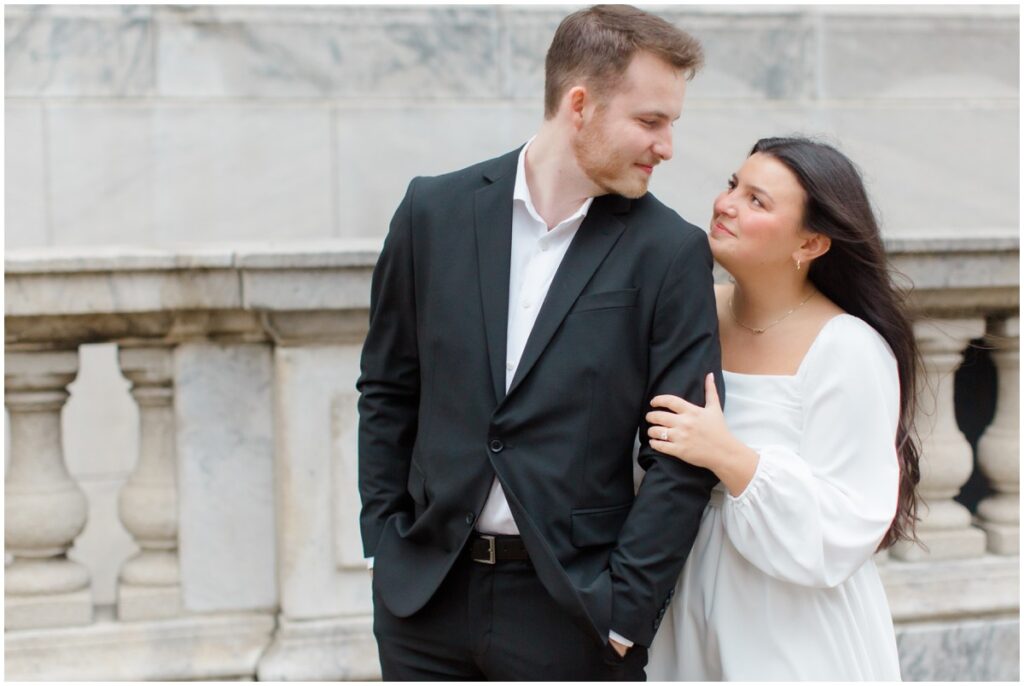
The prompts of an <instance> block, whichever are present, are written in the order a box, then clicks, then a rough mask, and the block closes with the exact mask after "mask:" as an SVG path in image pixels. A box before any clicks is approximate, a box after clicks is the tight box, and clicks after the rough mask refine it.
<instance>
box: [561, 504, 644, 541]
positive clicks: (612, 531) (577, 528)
mask: <svg viewBox="0 0 1024 686" xmlns="http://www.w3.org/2000/svg"><path fill="white" fill-rule="evenodd" d="M632 506H633V504H632V503H626V504H625V505H613V506H611V507H588V508H583V509H579V510H573V511H572V544H573V545H574V546H576V547H577V548H583V547H586V546H588V545H607V544H609V543H614V542H615V541H616V540H618V538H619V529H621V528H622V524H623V523H624V522H625V521H626V517H627V516H628V515H629V509H630V508H631V507H632Z"/></svg>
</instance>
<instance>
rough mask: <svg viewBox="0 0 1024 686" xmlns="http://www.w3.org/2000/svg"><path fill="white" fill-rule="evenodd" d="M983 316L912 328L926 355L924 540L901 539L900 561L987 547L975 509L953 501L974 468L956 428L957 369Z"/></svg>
mask: <svg viewBox="0 0 1024 686" xmlns="http://www.w3.org/2000/svg"><path fill="white" fill-rule="evenodd" d="M984 331H985V325H984V321H983V320H980V319H965V320H927V321H923V322H919V323H918V324H916V325H915V327H914V334H915V336H916V338H917V344H918V346H919V348H920V350H921V357H922V358H923V360H924V369H923V370H922V376H923V377H924V381H925V383H924V384H922V385H921V388H920V390H919V393H918V400H917V401H918V412H917V418H916V422H917V430H918V433H919V434H920V436H921V482H920V484H919V485H918V494H919V496H920V498H921V501H922V502H921V507H920V508H919V510H918V515H919V516H920V518H921V521H920V522H918V525H917V535H918V538H919V539H920V540H921V542H922V543H923V544H924V547H923V548H922V547H921V546H919V545H916V544H912V543H908V542H906V541H901V542H900V543H898V544H896V545H895V546H893V548H892V556H893V557H895V558H898V559H902V560H926V559H934V560H937V559H953V558H965V557H976V556H979V555H982V554H984V552H985V533H984V532H983V531H981V530H980V529H977V528H975V527H973V526H971V513H970V512H969V511H968V510H967V508H966V507H964V506H963V505H961V504H960V503H958V502H956V501H955V500H953V498H954V497H956V495H957V494H958V493H959V492H960V489H961V488H963V485H964V484H965V483H966V482H967V479H968V478H969V477H970V475H971V472H972V471H973V467H974V458H973V455H972V452H971V446H970V444H969V443H968V442H967V439H966V438H965V437H964V435H963V434H962V433H961V432H960V429H959V428H958V427H957V423H956V415H955V413H954V410H953V374H954V373H955V372H956V370H957V367H959V366H960V363H961V361H962V359H963V350H964V349H966V348H967V346H968V344H969V343H970V341H971V340H972V339H974V338H978V337H980V336H981V335H983V334H984Z"/></svg>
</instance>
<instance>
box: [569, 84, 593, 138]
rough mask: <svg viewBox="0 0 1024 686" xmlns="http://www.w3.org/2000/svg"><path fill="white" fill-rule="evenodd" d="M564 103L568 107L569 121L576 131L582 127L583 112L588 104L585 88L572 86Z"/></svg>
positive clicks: (588, 97)
mask: <svg viewBox="0 0 1024 686" xmlns="http://www.w3.org/2000/svg"><path fill="white" fill-rule="evenodd" d="M564 102H565V104H566V106H567V107H568V111H569V120H570V121H571V122H572V125H573V127H574V128H576V129H577V130H578V129H580V128H581V127H582V126H583V120H584V111H585V110H586V108H587V105H588V104H589V102H590V93H589V92H588V91H587V88H586V86H573V87H572V88H570V89H569V90H568V91H567V92H566V94H565V98H564Z"/></svg>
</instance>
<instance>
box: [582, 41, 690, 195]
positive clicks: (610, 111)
mask: <svg viewBox="0 0 1024 686" xmlns="http://www.w3.org/2000/svg"><path fill="white" fill-rule="evenodd" d="M685 92H686V79H685V78H684V76H683V72H682V71H681V70H677V69H675V68H673V67H672V66H671V65H670V64H668V63H667V62H664V61H663V60H661V59H660V58H658V57H655V56H654V55H651V54H650V53H646V52H640V53H637V54H636V56H634V57H633V61H632V62H630V64H629V67H628V68H627V69H626V73H625V74H624V76H623V79H622V82H621V84H620V86H619V88H618V89H617V90H616V91H614V92H613V93H611V94H609V95H607V96H606V97H605V101H604V102H603V103H601V104H600V106H598V105H597V104H588V105H587V106H586V107H585V108H584V118H585V121H584V123H583V126H582V127H581V128H580V129H579V132H578V133H577V136H576V138H575V139H574V140H573V151H574V152H575V154H576V161H577V163H578V164H579V166H580V168H581V169H582V170H583V172H584V173H585V174H586V175H587V177H589V178H590V180H591V181H592V182H594V184H595V185H597V186H598V187H599V188H600V189H601V190H602V191H604V192H606V193H617V194H618V195H622V196H625V197H627V198H639V197H640V196H642V195H643V194H644V193H646V192H647V184H648V183H649V182H650V179H651V174H652V173H653V172H654V167H655V166H656V165H658V164H660V163H661V162H663V161H665V160H669V159H671V158H672V124H673V122H675V120H676V119H678V118H679V114H680V112H682V109H683V95H684V94H685ZM588 115H589V116H588Z"/></svg>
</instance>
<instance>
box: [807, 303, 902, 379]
mask: <svg viewBox="0 0 1024 686" xmlns="http://www.w3.org/2000/svg"><path fill="white" fill-rule="evenodd" d="M805 363H806V364H804V365H802V368H805V369H818V370H821V369H828V370H832V371H840V370H847V371H848V372H850V373H854V374H859V373H865V372H868V371H869V369H870V368H871V367H877V366H890V365H895V356H894V355H893V354H892V350H891V349H890V348H889V344H888V343H886V341H885V338H883V337H882V335H881V334H880V333H878V331H876V330H875V328H874V327H873V326H871V325H870V324H868V323H867V322H866V321H864V320H863V319H861V318H860V317H857V316H855V315H852V314H850V313H848V312H845V311H843V310H842V309H840V308H838V307H837V308H836V310H835V311H834V312H832V313H831V315H830V316H828V317H826V318H825V321H824V322H823V324H822V327H821V329H820V331H819V332H818V336H817V338H816V339H815V340H814V343H813V344H812V345H811V349H810V350H809V351H808V354H807V359H806V360H805Z"/></svg>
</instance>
